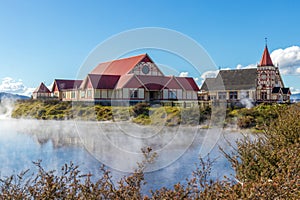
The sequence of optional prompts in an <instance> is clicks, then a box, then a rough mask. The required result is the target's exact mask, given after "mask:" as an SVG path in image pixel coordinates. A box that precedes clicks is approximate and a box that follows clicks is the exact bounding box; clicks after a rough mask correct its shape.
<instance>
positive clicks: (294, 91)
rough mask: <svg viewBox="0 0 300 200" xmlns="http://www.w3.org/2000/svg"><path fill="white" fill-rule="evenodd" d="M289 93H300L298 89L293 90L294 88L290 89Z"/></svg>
mask: <svg viewBox="0 0 300 200" xmlns="http://www.w3.org/2000/svg"><path fill="white" fill-rule="evenodd" d="M290 90H291V93H292V94H298V93H300V89H297V88H294V87H290Z"/></svg>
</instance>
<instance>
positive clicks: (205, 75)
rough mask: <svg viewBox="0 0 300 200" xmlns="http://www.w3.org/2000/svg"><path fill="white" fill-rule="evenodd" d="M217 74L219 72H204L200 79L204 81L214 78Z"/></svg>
mask: <svg viewBox="0 0 300 200" xmlns="http://www.w3.org/2000/svg"><path fill="white" fill-rule="evenodd" d="M218 73H219V70H215V71H206V72H204V73H203V74H202V75H201V78H202V79H203V80H205V79H206V78H215V77H216V76H217V75H218Z"/></svg>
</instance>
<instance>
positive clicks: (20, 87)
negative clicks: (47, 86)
mask: <svg viewBox="0 0 300 200" xmlns="http://www.w3.org/2000/svg"><path fill="white" fill-rule="evenodd" d="M34 89H35V88H28V87H26V86H25V85H24V84H23V81H22V80H21V79H19V80H14V79H12V78H10V77H5V78H2V82H1V83H0V92H7V93H12V94H20V95H25V96H31V94H32V92H33V91H34Z"/></svg>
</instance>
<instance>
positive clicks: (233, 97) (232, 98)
mask: <svg viewBox="0 0 300 200" xmlns="http://www.w3.org/2000/svg"><path fill="white" fill-rule="evenodd" d="M237 98H238V94H237V91H232V92H229V99H231V100H235V99H237Z"/></svg>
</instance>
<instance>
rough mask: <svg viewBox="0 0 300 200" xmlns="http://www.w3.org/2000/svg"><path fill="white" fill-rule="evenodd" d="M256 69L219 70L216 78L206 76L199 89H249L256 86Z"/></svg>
mask: <svg viewBox="0 0 300 200" xmlns="http://www.w3.org/2000/svg"><path fill="white" fill-rule="evenodd" d="M256 78H257V70H256V68H250V69H234V70H221V71H219V73H218V75H217V77H216V78H207V79H205V81H204V83H203V84H202V86H201V90H205V91H209V90H212V91H213V90H249V89H255V88H256Z"/></svg>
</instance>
